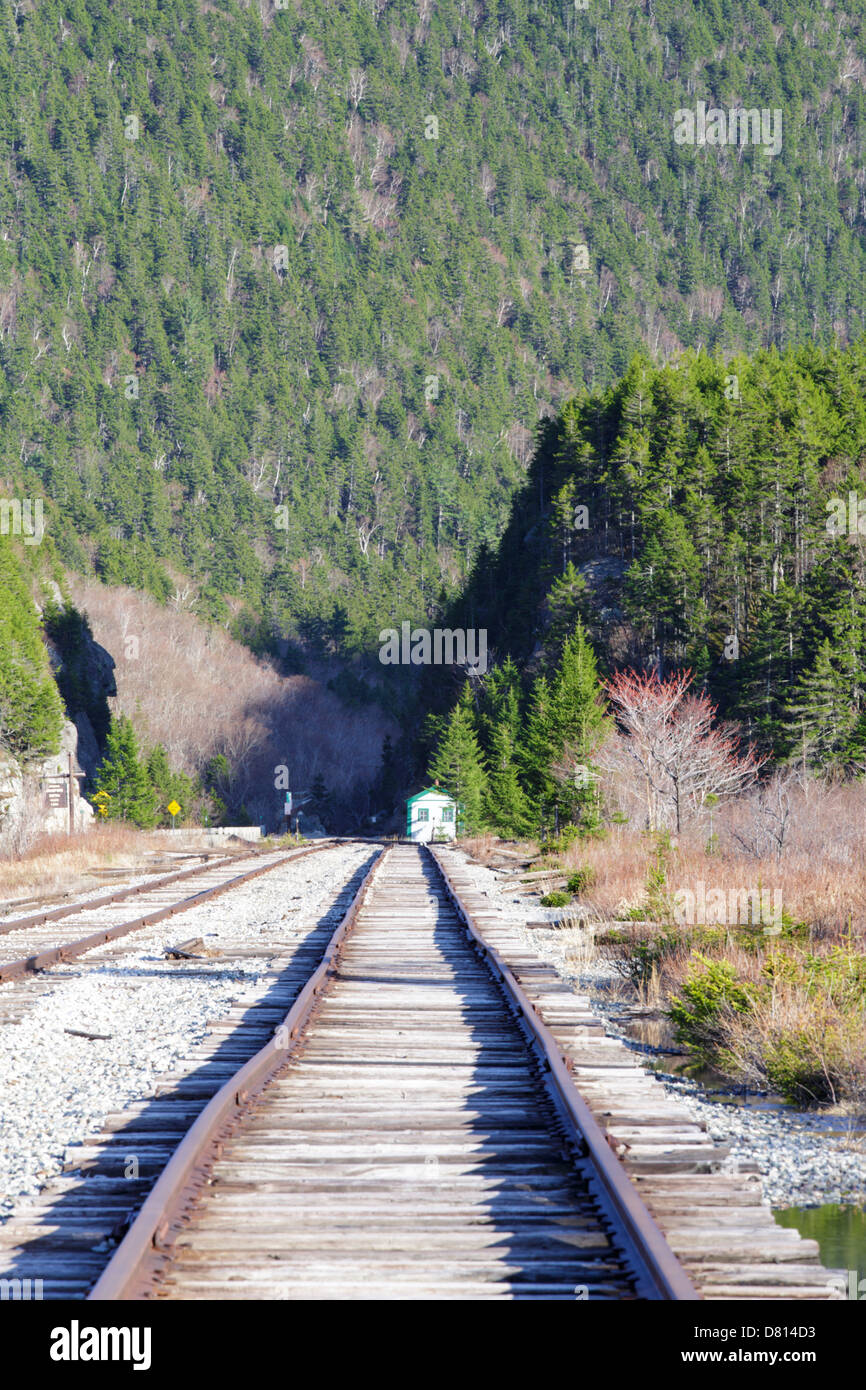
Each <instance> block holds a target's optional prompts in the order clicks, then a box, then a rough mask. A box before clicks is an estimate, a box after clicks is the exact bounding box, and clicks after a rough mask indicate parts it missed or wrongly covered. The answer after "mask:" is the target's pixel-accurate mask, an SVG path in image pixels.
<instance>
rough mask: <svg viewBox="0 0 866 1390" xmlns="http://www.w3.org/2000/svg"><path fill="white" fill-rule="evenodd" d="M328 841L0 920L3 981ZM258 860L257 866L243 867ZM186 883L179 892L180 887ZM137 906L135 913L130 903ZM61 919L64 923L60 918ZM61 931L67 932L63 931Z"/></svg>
mask: <svg viewBox="0 0 866 1390" xmlns="http://www.w3.org/2000/svg"><path fill="white" fill-rule="evenodd" d="M334 843H335V842H334V841H331V840H328V841H323V842H320V843H318V844H316V845H313V846H310V847H308V848H304V849H298V850H275V851H273V852H272V853H267V852H265V853H262V851H260V850H254V851H252V852H251V853H248V854H241V855H233V856H230V857H226V858H222V859H219V860H217V862H215V863H214V864H209V865H206V866H201V865H198V866H196V867H195V868H192V869H182V870H180V871H179V872H177V873H173V874H168V875H166V876H165V877H163V878H160V879H157V880H156V881H155V882H151V883H142V884H138V885H136V886H135V887H132V888H121V889H118V890H117V891H116V892H114V893H104V894H102V895H100V896H99V897H96V898H89V899H87V900H85V901H84V902H78V903H72V904H67V905H66V906H64V907H59V908H54V909H51V910H50V911H44V912H37V913H34V914H32V915H31V916H29V917H19V918H17V919H15V920H9V921H5V922H3V923H0V985H5V984H8V983H9V982H10V981H14V980H21V979H24V978H28V977H30V978H32V977H33V976H35V975H38V974H40V973H41V972H43V971H46V970H50V969H51V967H52V966H56V965H62V964H64V963H66V962H67V961H71V960H75V959H77V958H78V957H79V956H83V955H86V954H87V953H88V952H89V951H94V950H96V949H97V948H98V947H101V946H105V945H106V944H108V943H110V942H113V941H117V940H119V939H120V938H121V937H124V936H128V935H129V934H130V933H131V932H134V931H139V930H141V929H142V928H143V927H149V926H152V925H153V924H154V923H156V922H161V921H164V920H165V919H166V918H167V917H173V916H175V915H176V914H177V913H180V912H184V911H186V910H188V909H189V908H191V907H198V906H199V904H200V903H204V902H207V901H208V900H209V899H211V898H216V897H218V896H219V895H220V894H221V893H226V892H228V890H229V889H231V888H236V887H238V886H240V885H241V884H243V883H248V882H249V881H250V880H251V879H254V878H258V877H259V875H260V874H265V873H267V872H268V871H269V870H270V869H275V868H278V867H279V866H280V865H281V864H285V863H288V862H290V861H294V860H295V859H303V858H305V857H306V856H307V855H310V854H318V853H320V852H321V851H322V850H323V849H328V848H330V847H331V846H332V845H333V844H334ZM251 859H253V860H255V861H256V866H255V868H244V869H241V870H240V872H239V871H238V865H239V864H241V863H244V862H248V861H249V860H251ZM181 883H182V884H183V888H182V890H181V892H180V893H178V891H177V885H178V884H181ZM131 902H134V903H135V910H134V911H132V912H131V911H130V903H131ZM61 920H62V923H63V925H62V927H60V928H58V927H56V926H55V925H54V923H55V922H58V921H61ZM61 933H62V935H61Z"/></svg>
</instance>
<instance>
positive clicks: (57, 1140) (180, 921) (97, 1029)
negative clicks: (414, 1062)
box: [0, 845, 374, 1220]
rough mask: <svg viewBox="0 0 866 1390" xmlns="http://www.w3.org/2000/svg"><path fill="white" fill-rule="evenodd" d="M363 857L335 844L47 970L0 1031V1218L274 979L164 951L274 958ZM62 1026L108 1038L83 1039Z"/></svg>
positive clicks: (238, 965) (252, 964)
mask: <svg viewBox="0 0 866 1390" xmlns="http://www.w3.org/2000/svg"><path fill="white" fill-rule="evenodd" d="M373 853H374V847H373V846H372V845H345V846H338V847H335V848H334V849H332V850H326V851H323V852H322V853H320V854H315V855H311V856H309V857H305V858H303V859H301V860H300V861H298V862H297V863H296V864H287V865H285V866H283V867H281V868H277V869H274V870H272V871H271V872H269V873H266V874H263V875H262V876H261V877H260V878H258V879H253V880H252V881H251V882H250V883H247V884H244V885H242V886H241V887H239V888H234V889H231V890H230V891H229V892H227V893H225V894H224V895H223V896H222V897H220V898H217V899H215V900H214V901H213V902H211V903H203V904H202V905H201V906H199V907H195V908H191V909H190V910H189V911H187V912H184V913H182V914H180V915H179V916H177V917H175V918H173V919H170V920H169V921H167V922H160V923H158V924H156V925H155V926H153V927H147V928H145V929H144V930H143V931H141V932H140V933H136V934H135V936H133V937H128V938H124V940H123V942H122V943H120V944H122V945H123V946H124V947H125V948H127V949H126V950H125V952H124V954H123V955H122V956H120V957H119V958H118V959H117V960H116V961H112V962H105V963H103V964H101V965H98V966H93V967H91V968H86V965H87V957H84V959H83V961H81V962H77V963H76V964H74V965H69V966H61V967H58V969H57V970H56V971H53V972H52V980H55V981H56V983H55V984H54V986H53V988H52V989H50V990H46V991H45V992H43V993H40V994H39V995H38V996H37V997H34V998H33V999H31V1000H29V1001H28V1003H27V1006H26V1008H24V1010H23V1012H22V1016H21V1019H20V1022H18V1023H17V1024H8V1025H6V1026H5V1027H3V1028H0V1220H3V1219H5V1218H6V1217H8V1216H9V1214H10V1212H11V1211H12V1209H13V1207H14V1206H15V1203H16V1201H17V1199H18V1198H19V1197H22V1196H25V1195H28V1194H33V1193H35V1192H37V1191H38V1190H39V1189H40V1188H41V1187H42V1186H44V1184H45V1182H46V1181H47V1180H48V1179H49V1178H51V1177H52V1176H54V1175H56V1174H57V1173H59V1172H60V1170H61V1167H62V1164H63V1161H64V1158H65V1155H66V1151H67V1149H68V1148H69V1147H70V1146H72V1145H75V1144H78V1143H80V1142H81V1141H82V1140H83V1139H85V1138H87V1137H88V1136H91V1135H95V1134H97V1133H98V1132H99V1131H100V1129H101V1126H102V1121H103V1119H104V1117H105V1116H106V1114H108V1113H109V1112H111V1111H114V1110H120V1109H122V1108H123V1106H124V1105H126V1104H128V1103H129V1102H130V1101H133V1100H138V1099H144V1098H146V1097H149V1096H152V1095H153V1094H154V1083H155V1082H156V1080H157V1079H158V1077H160V1076H161V1075H162V1074H163V1073H165V1072H166V1071H168V1070H170V1069H171V1068H173V1067H174V1066H176V1065H177V1064H178V1063H179V1062H180V1061H181V1060H182V1059H184V1058H185V1057H187V1055H188V1053H189V1050H190V1048H191V1047H192V1046H193V1045H194V1044H195V1043H196V1042H198V1041H199V1040H200V1039H201V1038H202V1037H204V1035H205V1034H206V1032H207V1023H208V1021H212V1020H214V1019H217V1018H219V1017H221V1016H222V1015H223V1014H225V1012H226V1010H227V1009H228V1008H229V1006H230V1005H231V1004H232V1003H234V1002H235V1001H238V1000H243V1001H252V1000H254V999H255V998H256V997H258V996H260V995H261V994H263V993H264V992H265V991H266V990H267V989H268V987H269V986H270V984H271V983H272V981H273V978H274V977H273V974H269V963H268V959H267V958H262V957H258V958H253V959H247V960H244V959H240V960H233V961H227V960H221V959H220V958H219V957H215V958H213V959H198V960H192V961H177V962H171V961H168V960H166V959H165V958H164V956H163V951H164V949H165V948H166V947H167V946H170V945H174V944H176V943H177V942H178V941H183V940H185V939H189V938H191V937H196V936H200V937H201V938H202V939H203V941H204V944H205V946H212V947H222V948H223V949H230V947H231V946H243V945H246V946H251V945H256V946H259V945H261V944H262V941H263V940H264V941H267V942H268V943H269V944H270V943H271V942H272V943H273V945H274V955H277V954H283V950H284V948H285V947H286V946H289V945H291V944H294V943H297V942H298V941H301V940H302V939H303V938H304V937H305V936H306V934H307V933H308V932H309V931H311V930H312V929H313V928H314V927H315V926H316V925H317V923H318V922H319V921H320V920H321V918H322V917H323V915H324V914H325V913H326V912H327V911H328V910H329V909H330V908H331V906H332V904H333V902H334V899H335V898H336V897H337V896H338V895H339V893H340V892H341V890H343V889H344V888H345V886H346V884H347V881H348V880H349V879H350V878H351V876H352V875H353V874H354V873H355V872H356V871H357V870H359V869H360V868H361V866H362V865H363V864H365V863H366V862H367V861H369V860H370V859H371V857H372V855H373ZM335 925H336V918H335ZM130 946H131V949H129V948H130ZM83 967H85V968H84V973H82V974H79V973H78V972H79V971H80V970H81V969H82V968H83ZM66 1028H75V1029H80V1030H83V1031H85V1032H93V1033H106V1034H110V1035H111V1036H110V1039H109V1040H108V1041H90V1040H88V1039H87V1038H82V1037H74V1036H71V1035H70V1034H68V1033H66V1032H65V1031H64V1030H65V1029H66Z"/></svg>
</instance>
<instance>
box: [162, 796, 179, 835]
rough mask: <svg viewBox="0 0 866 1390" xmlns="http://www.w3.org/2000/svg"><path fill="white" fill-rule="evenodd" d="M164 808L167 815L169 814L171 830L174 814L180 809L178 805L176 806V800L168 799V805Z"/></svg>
mask: <svg viewBox="0 0 866 1390" xmlns="http://www.w3.org/2000/svg"><path fill="white" fill-rule="evenodd" d="M165 809H166V810H167V811H168V813H169V815H170V816H171V828H172V830H174V818H175V816H176V815H177V814H178V812H179V811H180V807H179V806H178V804H177V802H176V801H170V802H169V803H168V805H167V806H166V808H165Z"/></svg>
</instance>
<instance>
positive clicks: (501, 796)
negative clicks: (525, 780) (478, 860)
mask: <svg viewBox="0 0 866 1390" xmlns="http://www.w3.org/2000/svg"><path fill="white" fill-rule="evenodd" d="M488 762H489V766H490V771H489V773H488V779H487V783H488V784H487V795H486V797H485V802H484V805H485V811H486V819H487V821H488V822H489V824H490V825H491V826H492V827H493V828H494V829H495V830H497V831H498V832H499V833H500V834H501V835H505V836H510V837H512V838H514V839H520V838H522V837H523V836H526V835H531V834H532V833H533V831H534V829H535V820H534V817H533V814H532V808H531V806H530V804H529V800H528V798H527V796H526V793H525V792H524V790H523V787H522V786H521V785H520V776H519V771H518V762H517V757H516V753H515V738H514V731H513V729H512V726H511V724H510V723H509V722H508V720H506V719H503V720H502V721H501V722H500V723H499V724H497V725H496V726H495V728H494V730H493V733H492V736H491V740H490V753H489V755H488Z"/></svg>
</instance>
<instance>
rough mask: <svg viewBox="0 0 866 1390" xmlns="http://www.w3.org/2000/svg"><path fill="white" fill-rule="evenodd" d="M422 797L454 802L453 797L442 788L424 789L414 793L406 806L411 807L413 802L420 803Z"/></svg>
mask: <svg viewBox="0 0 866 1390" xmlns="http://www.w3.org/2000/svg"><path fill="white" fill-rule="evenodd" d="M422 796H444V797H445V798H446V800H448V801H454V797H453V796H452V795H451V793H450V792H447V791H446V790H445V788H444V787H425V788H424V790H423V792H416V793H415V795H414V796H410V797H409V798H408V800H407V802H406V805H407V806H411V805H412V802H413V801H420V800H421V797H422ZM455 805H456V802H455Z"/></svg>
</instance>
